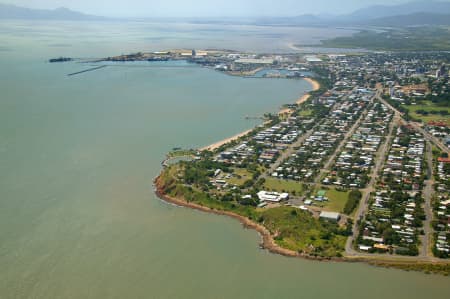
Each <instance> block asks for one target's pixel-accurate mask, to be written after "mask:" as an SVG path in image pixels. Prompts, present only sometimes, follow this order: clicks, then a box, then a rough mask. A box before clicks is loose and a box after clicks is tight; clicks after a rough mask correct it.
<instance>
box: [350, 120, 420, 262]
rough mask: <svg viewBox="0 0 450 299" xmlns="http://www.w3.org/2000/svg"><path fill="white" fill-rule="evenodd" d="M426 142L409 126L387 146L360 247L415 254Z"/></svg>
mask: <svg viewBox="0 0 450 299" xmlns="http://www.w3.org/2000/svg"><path fill="white" fill-rule="evenodd" d="M424 148H425V141H424V139H423V137H422V136H421V135H420V134H419V133H416V132H415V131H413V130H412V129H411V128H409V127H405V126H400V127H398V128H397V130H396V132H395V137H394V139H393V142H392V144H391V145H390V149H389V153H388V158H387V161H386V163H385V166H384V169H383V171H382V175H381V178H380V180H379V182H378V184H377V186H376V192H375V193H374V194H372V196H371V198H370V201H369V211H368V213H367V215H366V217H365V219H364V222H363V225H362V229H361V232H360V236H359V239H358V242H359V248H360V250H363V251H369V252H386V251H389V252H391V253H395V254H401V255H418V253H419V235H420V234H421V233H423V220H425V213H424V210H423V202H424V199H423V197H422V188H423V181H424V176H423V165H422V163H423V159H424Z"/></svg>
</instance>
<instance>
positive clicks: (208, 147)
mask: <svg viewBox="0 0 450 299" xmlns="http://www.w3.org/2000/svg"><path fill="white" fill-rule="evenodd" d="M251 131H253V129H250V130H247V131H244V132H242V133H239V134H236V135H234V136H232V137H229V138H226V139H223V140H221V141H218V142H216V143H213V144H210V145H208V146H205V147H202V148H200V149H199V150H200V151H206V150H208V151H213V150H215V149H218V148H219V147H221V146H222V145H224V144H227V143H229V142H232V141H235V140H237V139H239V138H241V137H243V136H245V135H247V134H248V133H250V132H251Z"/></svg>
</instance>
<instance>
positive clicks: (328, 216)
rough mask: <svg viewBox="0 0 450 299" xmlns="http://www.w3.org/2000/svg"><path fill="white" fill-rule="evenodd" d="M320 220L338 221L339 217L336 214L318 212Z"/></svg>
mask: <svg viewBox="0 0 450 299" xmlns="http://www.w3.org/2000/svg"><path fill="white" fill-rule="evenodd" d="M319 217H320V218H322V219H327V220H333V221H339V219H341V215H340V214H339V213H336V212H325V211H322V212H320V216H319Z"/></svg>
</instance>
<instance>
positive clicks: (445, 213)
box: [433, 157, 450, 258]
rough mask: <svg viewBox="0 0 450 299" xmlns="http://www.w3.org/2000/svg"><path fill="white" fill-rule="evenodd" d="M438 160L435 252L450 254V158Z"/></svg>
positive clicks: (438, 254)
mask: <svg viewBox="0 0 450 299" xmlns="http://www.w3.org/2000/svg"><path fill="white" fill-rule="evenodd" d="M435 162H436V169H435V170H436V176H435V179H436V190H437V194H438V195H437V197H436V199H435V201H434V204H433V214H434V219H435V221H433V229H434V231H435V233H434V248H433V251H434V254H435V255H436V256H439V257H443V258H448V257H449V256H450V199H449V193H450V159H449V158H444V157H439V158H437V159H436V160H435Z"/></svg>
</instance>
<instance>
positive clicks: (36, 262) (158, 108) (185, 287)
mask: <svg viewBox="0 0 450 299" xmlns="http://www.w3.org/2000/svg"><path fill="white" fill-rule="evenodd" d="M38 25H39V26H37V25H36V24H25V23H24V24H21V23H17V22H16V23H8V24H6V23H3V24H0V39H1V40H2V42H3V41H4V46H2V47H3V48H0V51H1V52H0V53H1V54H0V66H1V68H0V91H1V94H0V95H1V97H0V265H1V271H0V298H328V297H331V296H333V297H335V298H360V297H361V296H363V297H364V298H379V297H380V296H382V297H384V298H423V297H424V296H428V297H430V298H440V297H443V298H446V297H448V295H449V294H450V284H449V280H448V278H447V277H439V276H431V275H424V274H420V273H409V272H402V271H397V270H387V269H380V268H374V267H370V266H367V265H364V264H347V263H320V262H311V261H305V260H300V259H289V258H285V257H280V256H276V255H272V254H269V253H267V252H266V251H262V250H260V249H259V248H258V240H259V237H258V235H257V234H256V233H255V232H254V231H249V230H244V229H242V228H241V226H240V224H239V223H237V222H236V221H233V220H231V219H228V218H225V217H218V216H215V215H208V214H204V213H201V212H197V211H191V210H188V209H183V208H177V207H174V206H170V205H167V204H166V203H163V202H161V201H160V200H158V199H157V198H156V197H155V195H154V194H153V191H152V185H151V181H152V179H153V177H154V176H156V175H157V174H158V172H159V170H160V162H161V160H162V159H163V157H164V154H165V153H166V152H167V151H168V150H170V149H171V148H172V147H175V146H182V147H199V146H203V145H207V144H210V143H212V142H214V141H217V140H220V139H222V138H224V137H228V136H231V135H233V134H235V133H238V132H240V131H242V130H244V129H247V128H250V127H252V126H254V125H255V124H256V123H252V122H248V121H246V120H245V119H244V116H245V115H247V114H249V115H260V114H262V113H264V112H270V111H272V112H274V111H277V109H278V107H279V106H280V105H281V104H283V103H288V102H293V101H294V100H295V99H296V98H297V97H298V96H299V95H301V94H303V92H304V91H307V90H309V89H310V86H309V85H308V84H307V83H306V82H305V81H302V80H299V81H295V80H281V79H243V78H236V77H230V76H226V75H223V74H221V73H217V72H214V71H211V70H208V69H203V68H199V67H193V66H191V65H188V64H186V63H177V64H175V65H174V64H170V65H166V64H145V65H142V64H131V65H130V64H125V65H124V64H119V65H114V66H108V67H107V68H104V69H101V70H97V71H94V72H89V73H84V74H82V75H79V76H74V77H67V76H66V74H68V73H71V72H74V71H78V70H81V69H84V68H86V65H80V64H77V63H67V64H49V63H46V60H47V59H48V58H49V57H53V56H59V54H60V53H61V49H62V48H65V49H67V51H66V52H70V53H71V54H78V55H77V56H87V55H88V53H89V51H91V52H93V53H94V54H93V56H98V55H102V54H104V55H112V54H115V53H120V52H122V50H121V49H122V48H123V49H124V50H123V51H126V50H127V49H128V48H131V47H133V46H135V45H137V44H140V43H141V41H142V39H141V37H142V36H144V37H145V36H146V31H147V30H148V28H153V27H152V26H150V25H145V26H143V25H142V26H141V27H139V26H137V25H133V26H132V28H133V29H132V30H131V29H130V28H128V27H125V29H123V30H122V31H120V30H119V29H118V28H116V27H112V29H111V28H108V30H106V29H102V28H103V27H102V25H101V24H91V25H89V24H84V25H83V27H82V28H81V29H80V28H79V27H78V26H79V25H77V24H67V23H64V24H63V25H61V26H55V23H51V24H42V23H41V24H38ZM68 26H69V27H70V28H71V29H70V30H71V31H70V32H71V34H69V35H63V34H61V31H62V29H61V28H66V29H67V27H68ZM85 26H87V28H91V29H92V30H91V31H90V32H86V30H85V28H86V27H85ZM89 26H91V27H89ZM14 28H15V29H14ZM99 28H100V29H99ZM177 28H178V27H176V26H175V27H172V28H171V29H172V31H173V32H174V33H171V36H172V38H173V39H174V40H175V39H176V37H177V35H180V36H181V37H180V41H183V40H185V39H186V33H182V32H181V33H180V32H179V31H177V30H179V29H177ZM82 29H83V30H82ZM169 29H170V28H169ZM14 30H16V31H14ZM153 30H154V31H153V32H152V33H151V35H152V36H153V37H152V38H153V39H155V38H156V37H157V36H158V34H157V32H155V31H157V30H155V29H153ZM241 30H244V32H243V33H242V35H244V34H249V35H250V34H251V33H249V32H247V33H246V31H245V30H246V29H245V28H244V29H241ZM277 30H279V29H277ZM166 31H167V30H166ZM10 32H13V33H14V34H11V33H10ZM64 32H65V31H64ZM192 34H194V33H189V35H192ZM96 35H98V36H100V37H101V38H100V40H99V41H96V42H94V41H95V40H96V39H95V38H94V37H95V36H96ZM136 36H138V38H135V37H136ZM155 36H156V37H155ZM160 36H161V39H164V38H166V34H165V31H161V33H160ZM225 36H228V35H225ZM108 37H111V39H109V38H108ZM191 38H192V39H195V40H196V43H198V44H201V43H204V45H205V47H206V46H214V45H210V43H214V41H211V40H210V39H209V38H208V36H207V37H205V36H204V35H202V34H197V35H192V37H191ZM227 38H231V37H229V36H228V37H227ZM253 38H255V43H256V44H258V43H259V42H261V37H253ZM37 39H39V40H40V41H39V40H37ZM127 40H129V43H126V41H127ZM86 41H89V43H88V44H89V45H90V47H92V49H90V48H89V47H87V46H86V44H87V42H86ZM104 41H107V43H108V44H106V45H105V44H104ZM258 41H259V42H258ZM173 42H175V41H173ZM226 42H227V43H229V44H232V43H233V40H232V39H229V40H226ZM66 43H67V44H70V46H56V47H55V46H52V45H55V44H56V45H64V44H66ZM144 43H145V42H144ZM221 43H225V41H221ZM2 49H3V50H2ZM112 52H115V53H112ZM61 54H65V53H61ZM174 66H175V67H174Z"/></svg>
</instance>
